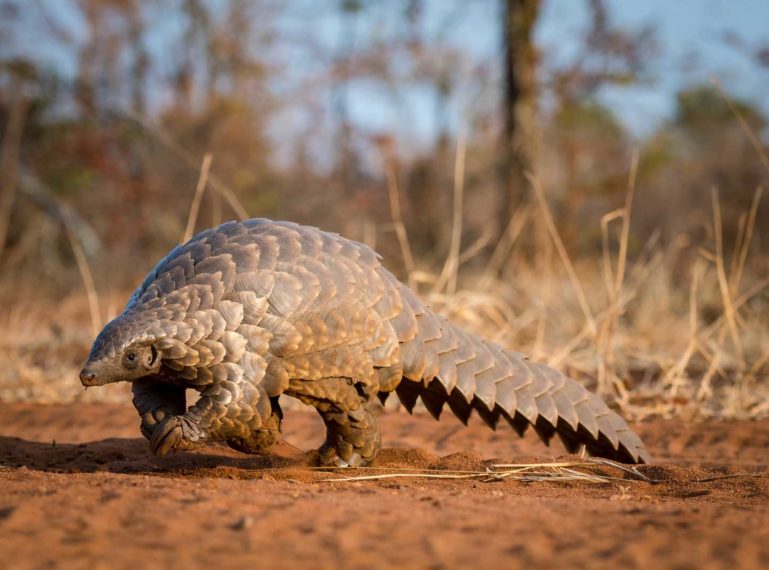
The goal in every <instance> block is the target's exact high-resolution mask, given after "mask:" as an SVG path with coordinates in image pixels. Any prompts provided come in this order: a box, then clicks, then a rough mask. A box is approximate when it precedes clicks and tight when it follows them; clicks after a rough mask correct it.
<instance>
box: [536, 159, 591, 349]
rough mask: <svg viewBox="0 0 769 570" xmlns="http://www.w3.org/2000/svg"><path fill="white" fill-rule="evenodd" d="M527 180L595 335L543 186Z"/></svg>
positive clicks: (581, 291) (579, 286) (572, 265)
mask: <svg viewBox="0 0 769 570" xmlns="http://www.w3.org/2000/svg"><path fill="white" fill-rule="evenodd" d="M527 178H528V180H529V183H530V184H531V187H532V188H533V189H534V195H535V196H536V198H537V202H538V203H539V207H540V209H541V211H542V216H543V218H544V220H545V226H546V227H547V231H548V233H549V234H550V237H551V238H552V240H553V243H554V244H555V248H556V251H558V255H559V256H560V258H561V262H562V263H563V265H564V267H565V268H566V273H567V274H568V275H569V280H570V281H571V284H572V287H573V288H574V292H575V293H576V295H577V300H578V301H579V306H580V309H582V314H583V315H584V317H585V323H586V326H587V328H588V331H589V332H590V334H591V335H594V334H595V331H596V325H595V318H593V313H592V311H591V310H590V305H589V304H588V302H587V296H586V295H585V291H584V289H583V288H582V284H581V283H580V281H579V278H578V277H577V272H576V271H575V270H574V264H573V263H572V262H571V258H570V257H569V254H568V252H567V251H566V247H565V246H564V245H563V240H562V239H561V236H560V234H559V233H558V229H557V228H556V227H555V221H554V220H553V215H552V213H551V212H550V206H548V204H547V200H546V199H545V194H544V192H543V191H542V186H541V185H540V183H539V180H537V179H536V178H535V177H533V176H531V175H530V174H527Z"/></svg>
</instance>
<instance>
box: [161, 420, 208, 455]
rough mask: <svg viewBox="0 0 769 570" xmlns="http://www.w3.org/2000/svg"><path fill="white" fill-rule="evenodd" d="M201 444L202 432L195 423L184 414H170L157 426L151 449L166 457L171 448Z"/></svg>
mask: <svg viewBox="0 0 769 570" xmlns="http://www.w3.org/2000/svg"><path fill="white" fill-rule="evenodd" d="M200 444H201V442H200V433H199V431H198V430H197V426H195V424H194V423H192V422H191V421H190V420H189V419H188V418H185V417H183V416H168V417H166V418H165V419H164V420H163V421H162V422H161V423H160V425H158V426H157V427H156V428H155V431H154V433H153V434H152V439H151V440H150V450H151V451H152V453H154V454H155V455H158V456H160V457H165V456H166V455H167V454H168V452H169V451H171V450H174V451H177V450H189V449H194V448H195V447H198V446H199V445H200Z"/></svg>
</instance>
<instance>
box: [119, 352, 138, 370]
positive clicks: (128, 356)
mask: <svg viewBox="0 0 769 570" xmlns="http://www.w3.org/2000/svg"><path fill="white" fill-rule="evenodd" d="M138 362H139V357H138V356H137V355H136V353H135V352H126V353H125V356H123V365H124V366H125V367H126V368H134V367H135V366H136V364H137V363H138Z"/></svg>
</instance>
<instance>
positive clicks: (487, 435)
mask: <svg viewBox="0 0 769 570" xmlns="http://www.w3.org/2000/svg"><path fill="white" fill-rule="evenodd" d="M381 423H382V433H383V434H384V440H385V445H386V446H387V447H386V448H385V449H384V450H383V451H382V453H381V455H380V457H379V458H378V460H377V463H376V467H378V469H376V470H371V471H366V472H365V473H362V472H361V471H345V472H344V473H343V474H339V473H330V472H328V471H321V470H317V469H314V468H313V467H312V466H313V465H314V463H315V459H316V455H315V452H314V451H302V449H312V448H314V447H316V446H317V445H319V444H320V442H321V440H322V437H323V432H322V425H321V424H320V422H319V421H318V419H317V418H316V417H315V416H314V414H309V413H302V412H292V413H290V414H288V415H287V417H286V421H285V432H286V439H287V440H288V441H289V442H290V443H282V444H281V445H280V446H278V448H277V449H276V450H275V452H274V453H273V454H272V455H270V456H266V457H259V456H247V455H243V454H240V453H238V452H235V451H233V450H231V449H229V448H227V447H225V446H219V445H212V446H208V447H206V448H205V449H203V450H200V451H197V452H194V453H180V454H177V455H174V456H171V457H168V458H165V459H160V458H156V457H153V456H152V455H151V454H150V453H149V451H148V449H147V444H146V442H145V441H144V440H142V439H139V438H137V437H136V436H137V434H138V428H137V418H136V417H135V412H134V411H133V409H131V408H130V407H129V406H119V405H104V404H88V405H78V406H35V405H21V404H13V405H10V404H8V405H0V434H1V436H0V465H2V467H0V478H2V482H0V489H2V490H0V531H1V532H0V553H2V554H3V559H4V560H6V561H7V560H13V561H14V565H13V566H14V567H15V568H26V567H29V568H41V567H67V568H78V567H81V568H99V567H103V568H128V567H135V566H141V567H143V568H183V567H184V568H190V567H227V566H238V567H245V566H246V565H255V566H257V567H272V568H288V567H291V568H300V567H312V568H385V567H394V566H399V565H400V566H404V567H408V568H432V569H435V568H456V567H499V568H516V567H521V568H523V567H531V566H532V565H534V566H547V567H553V566H567V565H568V566H576V567H585V566H592V567H629V568H647V567H651V566H652V565H654V566H656V567H670V568H705V567H734V566H737V567H741V568H750V567H756V568H760V567H767V565H769V527H768V526H767V524H766V521H767V520H769V506H767V505H769V478H768V477H767V471H768V470H769V468H768V467H767V463H768V462H769V457H768V456H769V452H767V449H769V422H767V421H764V422H729V423H707V424H684V423H681V422H668V421H655V422H651V423H648V424H644V425H642V426H639V431H640V433H641V435H642V437H643V438H644V440H645V442H646V443H647V446H648V447H649V450H650V451H651V453H652V455H653V456H654V457H655V460H657V461H659V462H660V463H655V464H653V465H649V466H643V467H641V468H640V472H641V473H642V474H643V475H645V476H646V477H648V478H650V479H652V480H654V482H653V483H648V482H642V481H638V480H637V479H636V478H634V477H632V476H631V475H630V474H628V473H627V472H625V471H622V470H618V469H614V468H612V467H610V466H598V467H596V468H594V472H597V473H600V475H602V476H603V477H604V478H605V479H604V480H603V481H602V482H598V483H596V482H587V481H548V482H522V481H516V480H510V479H507V480H501V481H495V482H482V481H480V480H477V479H476V480H470V479H442V478H441V479H439V478H432V477H429V478H425V477H421V478H409V477H402V475H404V474H414V473H424V472H425V471H427V470H431V472H433V473H438V474H449V473H456V472H460V471H483V470H485V469H487V468H489V467H490V466H491V465H493V464H496V463H507V462H516V463H521V462H526V461H536V462H542V461H547V460H549V459H551V458H552V457H553V456H554V455H555V456H559V455H561V454H562V453H563V450H560V449H558V448H553V449H550V450H548V449H547V448H545V447H544V446H543V445H542V444H541V443H539V442H537V441H536V439H534V438H528V437H527V438H524V439H522V440H521V439H518V438H517V437H516V436H514V434H513V433H512V432H511V431H509V430H500V431H498V432H492V431H490V430H488V429H487V428H484V427H483V426H480V425H477V424H474V423H473V424H471V426H470V427H469V428H464V427H463V426H461V425H460V424H458V423H457V422H456V421H454V420H449V419H447V420H446V421H443V422H439V423H437V422H434V421H433V420H432V419H430V418H427V417H419V416H417V417H410V416H407V415H404V414H387V415H384V416H383V417H382V421H381ZM291 444H294V445H296V446H298V447H294V445H291ZM300 448H301V449H300ZM567 459H570V460H578V458H575V457H569V458H567ZM381 473H388V474H398V475H401V476H399V477H396V478H386V479H377V480H365V481H346V482H339V481H337V482H329V481H327V479H332V478H337V477H340V476H342V475H359V474H365V475H370V474H381ZM607 477H613V478H614V479H611V480H609V479H606V478H607Z"/></svg>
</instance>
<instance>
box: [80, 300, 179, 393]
mask: <svg viewBox="0 0 769 570" xmlns="http://www.w3.org/2000/svg"><path fill="white" fill-rule="evenodd" d="M162 329H163V327H162V322H159V321H157V320H151V319H144V318H141V315H136V314H132V313H131V312H128V313H123V314H122V315H120V316H119V317H117V318H116V319H114V320H113V321H111V322H110V323H109V324H107V326H105V327H104V329H102V331H101V332H100V333H99V336H97V337H96V340H95V341H94V343H93V346H92V347H91V352H90V354H89V355H88V360H87V362H86V363H85V365H84V366H83V369H82V370H81V371H80V382H82V384H83V386H86V387H88V386H103V385H104V384H111V383H113V382H121V381H128V382H130V381H133V380H137V379H139V378H142V377H144V376H148V375H150V374H156V373H157V372H158V371H159V370H160V366H161V360H162V358H161V353H160V351H159V349H158V346H157V343H158V341H159V340H160V339H162V338H163V337H164V336H165V335H164V331H163V330H162Z"/></svg>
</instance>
